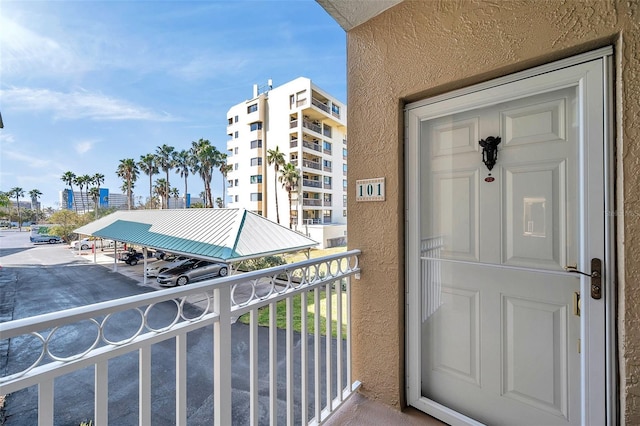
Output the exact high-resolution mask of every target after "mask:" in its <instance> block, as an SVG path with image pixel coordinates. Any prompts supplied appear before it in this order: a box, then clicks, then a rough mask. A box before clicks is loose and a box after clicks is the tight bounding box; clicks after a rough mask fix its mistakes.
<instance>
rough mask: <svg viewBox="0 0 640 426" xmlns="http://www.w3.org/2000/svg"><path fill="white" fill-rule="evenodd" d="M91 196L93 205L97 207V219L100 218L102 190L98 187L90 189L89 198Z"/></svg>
mask: <svg viewBox="0 0 640 426" xmlns="http://www.w3.org/2000/svg"><path fill="white" fill-rule="evenodd" d="M89 196H91V199H92V200H93V205H94V206H95V210H96V219H97V218H98V203H99V200H100V188H98V187H97V186H92V187H91V188H89V189H88V190H87V197H89Z"/></svg>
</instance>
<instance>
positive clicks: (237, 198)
mask: <svg viewBox="0 0 640 426" xmlns="http://www.w3.org/2000/svg"><path fill="white" fill-rule="evenodd" d="M234 200H235V202H236V203H237V202H238V201H239V200H240V197H239V196H238V195H236V196H235V198H234Z"/></svg>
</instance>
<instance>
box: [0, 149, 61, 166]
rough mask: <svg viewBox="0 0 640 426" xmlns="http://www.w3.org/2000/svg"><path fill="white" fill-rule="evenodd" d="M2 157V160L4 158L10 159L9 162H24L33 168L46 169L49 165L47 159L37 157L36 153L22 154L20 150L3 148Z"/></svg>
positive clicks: (4, 159)
mask: <svg viewBox="0 0 640 426" xmlns="http://www.w3.org/2000/svg"><path fill="white" fill-rule="evenodd" d="M2 157H3V162H4V161H6V160H10V161H11V162H19V163H25V164H26V165H27V166H28V167H31V168H34V169H42V170H46V169H47V167H48V166H49V165H50V162H49V160H48V159H46V158H44V159H43V158H42V157H38V156H36V155H28V154H24V153H22V152H20V151H13V150H7V149H3V150H2Z"/></svg>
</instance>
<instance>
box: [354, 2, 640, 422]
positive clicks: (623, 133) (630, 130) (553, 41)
mask: <svg viewBox="0 0 640 426" xmlns="http://www.w3.org/2000/svg"><path fill="white" fill-rule="evenodd" d="M639 22H640V3H639V2H638V1H637V0H636V1H605V0H602V1H576V0H573V1H561V0H550V1H545V0H535V1H500V0H496V1H436V0H429V1H410V0H408V1H405V2H403V3H401V4H399V5H397V6H395V7H394V8H392V9H390V10H388V11H387V12H385V13H383V14H381V15H379V16H377V17H376V18H374V19H372V20H370V21H369V22H367V23H365V24H363V25H361V26H359V27H356V28H354V29H353V30H351V31H349V33H348V35H347V53H348V104H349V115H348V123H349V178H348V179H349V182H348V185H349V186H348V188H349V201H348V202H349V204H348V209H349V247H350V248H360V249H362V251H363V255H362V258H361V266H362V269H363V272H362V275H361V276H362V278H361V281H360V282H358V281H356V282H355V283H356V285H355V286H354V301H355V304H356V306H357V309H356V310H355V311H354V312H353V316H354V317H353V325H354V333H353V336H354V363H355V367H354V372H355V377H356V378H357V379H359V380H361V381H362V382H363V387H362V392H364V393H365V394H366V395H367V396H368V397H370V398H374V399H379V400H381V401H383V402H385V403H387V404H389V405H392V406H396V407H402V406H403V404H404V356H405V354H404V259H403V255H404V227H403V226H404V225H403V222H404V215H403V210H404V197H403V192H404V182H403V179H404V178H403V174H404V166H403V142H402V141H403V130H402V129H403V114H402V108H403V105H404V104H405V103H407V102H411V101H415V100H418V99H422V98H425V97H428V96H431V95H435V94H440V93H444V92H447V91H449V90H452V89H456V88H460V87H464V86H468V85H470V84H474V83H478V82H481V81H484V80H488V79H490V78H494V77H497V76H502V75H506V74H509V73H512V72H515V71H520V70H523V69H526V68H529V67H531V66H535V65H540V64H543V63H547V62H551V61H553V60H556V59H560V58H564V57H567V56H571V55H573V54H576V53H581V52H585V51H588V50H591V49H594V48H597V47H602V46H606V45H614V48H615V54H616V57H615V58H616V59H615V62H616V87H615V92H616V99H615V110H616V114H617V117H616V120H617V121H616V131H617V140H616V144H617V156H618V157H617V158H618V170H617V173H618V175H617V176H618V186H617V189H616V190H617V195H618V199H617V210H618V216H617V219H618V242H617V245H618V248H617V250H618V262H619V265H618V271H619V282H618V287H619V290H618V294H619V303H618V327H619V335H618V347H619V358H620V376H621V377H620V387H621V393H620V398H621V411H622V415H623V416H624V422H625V423H627V424H640V326H638V324H640V307H639V303H638V301H640V226H639V224H640V120H638V119H637V117H638V116H640V34H639V33H638V29H640V24H639ZM375 177H386V179H387V181H386V188H387V194H386V196H387V200H386V201H385V202H370V203H362V202H361V203H357V202H356V201H355V197H354V196H352V194H354V193H355V181H356V179H365V178H375ZM620 212H623V213H624V214H620Z"/></svg>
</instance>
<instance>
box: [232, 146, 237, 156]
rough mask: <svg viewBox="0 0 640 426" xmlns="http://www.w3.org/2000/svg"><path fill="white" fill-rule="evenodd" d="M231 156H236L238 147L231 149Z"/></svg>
mask: <svg viewBox="0 0 640 426" xmlns="http://www.w3.org/2000/svg"><path fill="white" fill-rule="evenodd" d="M233 154H234V155H238V147H237V146H236V147H235V148H234V149H233Z"/></svg>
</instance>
